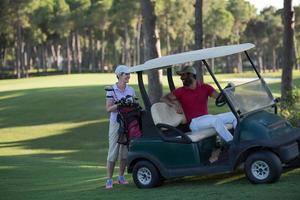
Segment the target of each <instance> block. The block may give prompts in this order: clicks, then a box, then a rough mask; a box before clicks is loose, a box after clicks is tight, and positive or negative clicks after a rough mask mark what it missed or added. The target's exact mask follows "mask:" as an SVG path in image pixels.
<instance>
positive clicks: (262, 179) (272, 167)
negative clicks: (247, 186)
mask: <svg viewBox="0 0 300 200" xmlns="http://www.w3.org/2000/svg"><path fill="white" fill-rule="evenodd" d="M281 171H282V166H281V161H280V159H279V158H278V156H277V155H275V154H274V153H272V152H269V151H260V152H257V153H254V154H251V155H250V156H249V157H248V158H247V160H246V163H245V173H246V176H247V178H248V180H249V181H250V182H251V183H254V184H260V183H273V182H276V181H278V179H279V178H280V176H281Z"/></svg>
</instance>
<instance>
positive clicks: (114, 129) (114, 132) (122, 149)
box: [107, 122, 128, 162]
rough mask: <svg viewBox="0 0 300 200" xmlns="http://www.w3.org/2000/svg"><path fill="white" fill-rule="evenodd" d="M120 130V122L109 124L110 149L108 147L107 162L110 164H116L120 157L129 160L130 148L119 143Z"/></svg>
mask: <svg viewBox="0 0 300 200" xmlns="http://www.w3.org/2000/svg"><path fill="white" fill-rule="evenodd" d="M118 129H119V123H118V122H110V123H109V134H108V139H109V147H108V155H107V160H108V161H110V162H116V160H117V159H118V156H120V159H127V154H128V148H127V146H126V145H122V144H119V143H118V138H119V134H118Z"/></svg>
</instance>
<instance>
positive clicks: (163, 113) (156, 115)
mask: <svg viewBox="0 0 300 200" xmlns="http://www.w3.org/2000/svg"><path fill="white" fill-rule="evenodd" d="M151 115H152V118H153V121H154V124H155V125H156V124H159V123H162V124H167V125H170V126H174V127H176V126H178V125H179V124H184V123H185V122H186V119H185V116H184V114H179V113H177V112H176V110H175V109H174V108H173V107H171V106H169V105H168V104H166V103H162V102H159V103H155V104H153V105H152V107H151Z"/></svg>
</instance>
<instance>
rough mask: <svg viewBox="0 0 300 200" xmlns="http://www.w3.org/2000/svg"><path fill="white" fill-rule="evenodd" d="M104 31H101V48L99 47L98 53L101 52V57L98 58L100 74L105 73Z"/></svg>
mask: <svg viewBox="0 0 300 200" xmlns="http://www.w3.org/2000/svg"><path fill="white" fill-rule="evenodd" d="M105 44H106V43H105V30H103V31H102V35H101V47H100V52H101V57H100V64H101V69H102V72H103V71H106V69H105V62H104V59H105Z"/></svg>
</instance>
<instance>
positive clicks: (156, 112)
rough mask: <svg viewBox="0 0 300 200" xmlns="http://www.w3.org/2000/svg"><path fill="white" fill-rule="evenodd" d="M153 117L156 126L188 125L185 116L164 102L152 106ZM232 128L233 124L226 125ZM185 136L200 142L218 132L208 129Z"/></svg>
mask: <svg viewBox="0 0 300 200" xmlns="http://www.w3.org/2000/svg"><path fill="white" fill-rule="evenodd" d="M151 115H152V118H153V122H154V124H155V125H157V124H167V125H170V126H173V127H177V126H178V125H180V124H184V123H186V118H185V116H184V114H179V113H177V112H176V110H175V109H174V108H173V107H171V106H169V105H167V104H166V103H163V102H159V103H155V104H153V105H152V107H151ZM232 127H233V126H232V124H226V128H227V129H231V128H232ZM185 134H186V135H187V136H188V137H189V138H190V139H191V141H192V142H199V141H201V140H203V139H205V138H208V137H211V136H214V135H217V132H216V130H215V129H214V128H207V129H203V130H200V131H197V132H186V133H185Z"/></svg>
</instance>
